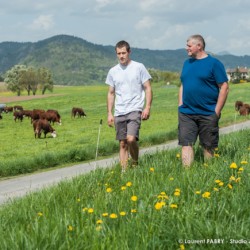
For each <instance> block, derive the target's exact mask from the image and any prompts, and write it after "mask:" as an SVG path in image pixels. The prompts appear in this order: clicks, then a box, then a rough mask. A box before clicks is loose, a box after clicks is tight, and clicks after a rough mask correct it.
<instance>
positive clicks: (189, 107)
mask: <svg viewBox="0 0 250 250" xmlns="http://www.w3.org/2000/svg"><path fill="white" fill-rule="evenodd" d="M186 50H187V53H188V56H189V57H190V58H189V59H187V60H186V61H185V62H184V65H183V68H182V73H181V77H180V78H181V86H180V90H179V118H178V120H179V126H178V132H179V134H178V138H179V145H181V146H182V164H183V166H186V167H189V166H190V165H191V164H192V162H193V160H194V150H193V146H194V144H195V142H196V140H197V137H198V136H199V140H200V144H201V146H202V147H203V149H204V159H205V160H206V159H209V158H211V157H212V156H213V154H214V149H215V148H217V147H218V142H219V124H218V123H219V119H220V116H221V110H222V108H223V106H224V104H225V102H226V99H227V95H228V91H229V88H228V79H227V74H226V71H225V68H224V66H223V64H222V63H221V62H220V61H219V60H218V59H216V58H214V57H212V56H210V55H208V54H207V53H206V52H205V41H204V38H203V37H202V36H201V35H192V36H190V37H189V38H188V40H187V46H186Z"/></svg>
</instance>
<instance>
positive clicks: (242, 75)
mask: <svg viewBox="0 0 250 250" xmlns="http://www.w3.org/2000/svg"><path fill="white" fill-rule="evenodd" d="M227 77H228V80H229V82H231V81H233V80H237V79H239V80H247V79H249V73H248V68H247V67H239V66H238V67H237V68H235V69H227Z"/></svg>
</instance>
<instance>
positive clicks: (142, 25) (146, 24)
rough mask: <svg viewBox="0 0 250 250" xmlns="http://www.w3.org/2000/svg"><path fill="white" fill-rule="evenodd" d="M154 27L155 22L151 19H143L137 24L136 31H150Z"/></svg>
mask: <svg viewBox="0 0 250 250" xmlns="http://www.w3.org/2000/svg"><path fill="white" fill-rule="evenodd" d="M153 26H154V20H153V19H152V18H151V17H149V16H146V17H143V18H142V19H141V20H140V21H139V22H137V23H136V24H135V29H137V30H145V29H150V28H152V27H153Z"/></svg>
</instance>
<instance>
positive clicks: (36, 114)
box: [31, 109, 45, 123]
mask: <svg viewBox="0 0 250 250" xmlns="http://www.w3.org/2000/svg"><path fill="white" fill-rule="evenodd" d="M43 113H45V110H43V109H33V111H32V114H31V123H32V122H33V121H35V120H38V119H40V118H41V115H42V114H43Z"/></svg>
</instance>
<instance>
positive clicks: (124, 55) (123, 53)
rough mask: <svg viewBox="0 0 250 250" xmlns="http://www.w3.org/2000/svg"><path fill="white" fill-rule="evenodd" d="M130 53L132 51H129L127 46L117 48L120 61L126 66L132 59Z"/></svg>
mask: <svg viewBox="0 0 250 250" xmlns="http://www.w3.org/2000/svg"><path fill="white" fill-rule="evenodd" d="M129 54H130V52H128V51H127V50H126V47H122V48H117V49H116V55H117V58H118V60H119V63H120V64H122V65H124V66H126V65H127V64H128V63H129V61H130V59H129Z"/></svg>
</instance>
